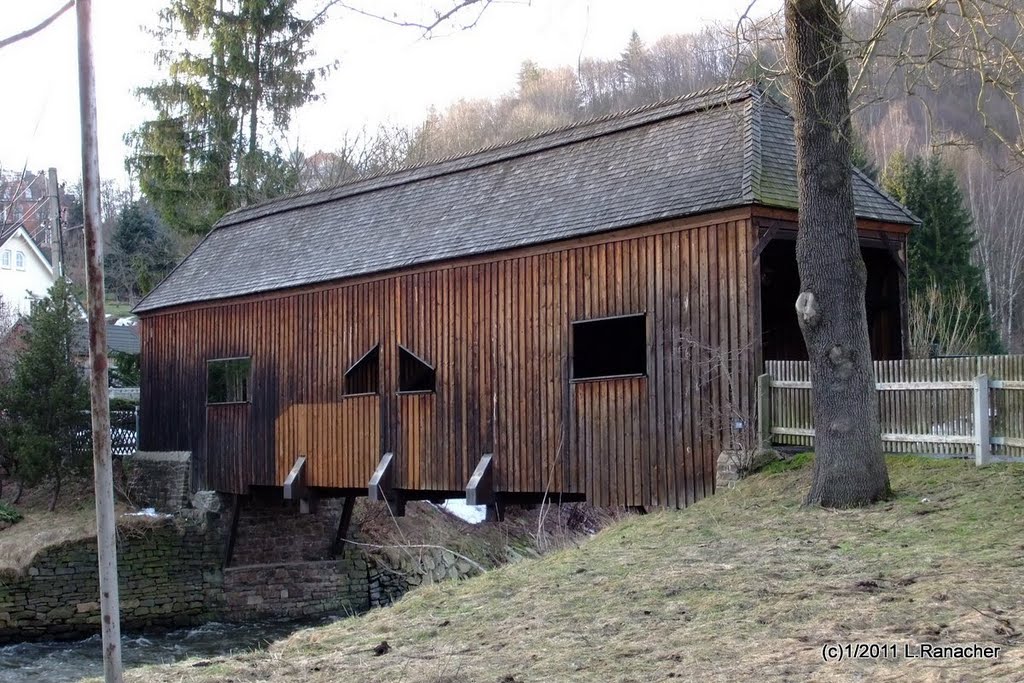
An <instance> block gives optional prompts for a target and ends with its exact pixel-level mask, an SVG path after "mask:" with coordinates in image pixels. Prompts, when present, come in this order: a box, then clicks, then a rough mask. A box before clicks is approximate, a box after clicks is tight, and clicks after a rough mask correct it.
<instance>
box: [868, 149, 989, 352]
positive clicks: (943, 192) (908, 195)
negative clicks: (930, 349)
mask: <svg viewBox="0 0 1024 683" xmlns="http://www.w3.org/2000/svg"><path fill="white" fill-rule="evenodd" d="M882 186H883V187H884V188H885V190H886V191H887V192H888V193H889V194H891V195H893V196H894V197H895V198H896V199H898V200H899V201H901V202H902V203H903V204H904V205H905V206H906V207H907V208H908V209H910V210H911V211H912V212H913V213H914V214H915V215H916V216H917V217H918V218H920V219H921V222H922V223H921V225H920V226H919V227H917V228H915V229H914V230H913V231H911V233H910V238H909V240H908V245H907V261H908V269H909V277H908V289H909V293H910V296H911V299H913V298H914V297H921V296H928V292H929V289H931V288H937V289H938V290H939V291H940V292H941V294H942V296H943V298H944V299H945V300H947V301H952V300H955V299H957V298H958V296H957V293H958V292H959V291H961V290H962V291H963V292H965V293H966V301H967V302H968V310H967V311H949V314H951V315H952V314H955V313H959V314H961V315H966V316H967V319H968V320H969V321H970V327H971V328H973V329H975V330H976V333H977V342H976V348H975V352H977V353H997V352H999V351H1000V343H999V338H998V335H997V334H996V332H995V330H994V328H993V326H992V320H991V317H990V315H989V307H988V296H987V294H986V291H985V282H984V273H983V272H982V269H981V268H980V267H979V266H977V265H976V264H975V263H974V262H973V261H972V260H971V251H972V250H973V249H974V245H975V244H976V241H977V240H976V238H975V234H974V228H973V226H972V223H973V221H972V217H971V213H970V211H969V210H968V208H967V205H966V203H965V202H964V197H963V193H962V192H961V191H960V187H959V185H958V184H957V181H956V176H954V175H953V171H952V170H950V169H949V168H948V167H947V166H945V165H944V164H943V162H942V159H941V157H939V155H938V154H932V155H931V156H930V157H928V158H927V159H924V158H921V157H919V156H914V157H911V158H907V157H906V156H905V155H903V154H902V153H896V154H894V155H893V156H892V158H890V159H889V163H888V164H886V168H885V173H884V174H883V175H882ZM960 298H962V297H960ZM947 341H948V340H942V339H936V340H934V343H935V344H937V345H938V347H939V350H940V351H941V350H943V348H944V346H945V344H946V342H947Z"/></svg>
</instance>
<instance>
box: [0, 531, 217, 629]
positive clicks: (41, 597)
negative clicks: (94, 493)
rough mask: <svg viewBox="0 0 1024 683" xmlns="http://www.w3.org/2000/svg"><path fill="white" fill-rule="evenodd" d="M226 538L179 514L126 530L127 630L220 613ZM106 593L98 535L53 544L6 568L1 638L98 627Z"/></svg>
mask: <svg viewBox="0 0 1024 683" xmlns="http://www.w3.org/2000/svg"><path fill="white" fill-rule="evenodd" d="M219 540H220V539H219V537H218V536H217V535H216V534H210V533H207V531H206V530H205V529H203V528H202V527H201V526H200V525H196V524H190V523H185V524H182V523H180V522H175V521H174V520H172V519H165V520H159V521H156V522H154V523H153V524H152V525H151V526H147V527H145V528H138V527H133V528H131V529H130V530H126V531H124V532H122V534H121V538H120V540H119V543H118V554H119V557H118V566H119V585H120V597H121V623H122V626H123V628H125V629H126V630H144V629H147V628H152V627H159V626H163V627H171V626H189V625H192V624H199V623H203V622H205V621H208V620H209V619H211V618H212V617H214V616H216V615H217V614H219V613H220V612H221V610H222V605H223V597H222V591H221V581H222V577H221V574H220V572H219V569H218V567H217V563H218V561H219V558H220V557H221V546H220V543H219ZM98 595H99V578H98V569H97V560H96V539H95V538H92V539H85V540H82V541H77V542H72V543H67V544H63V545H60V546H55V547H53V548H49V549H47V550H45V551H43V552H42V553H40V554H39V555H38V556H37V557H36V558H35V560H34V561H33V563H32V565H31V566H30V567H29V568H28V570H27V571H26V573H25V574H24V575H17V574H12V573H6V574H0V642H13V641H18V640H30V639H35V638H72V637H81V636H86V635H90V634H92V633H95V632H96V631H97V630H98V629H99V621H100V607H99V603H98V602H97V597H98Z"/></svg>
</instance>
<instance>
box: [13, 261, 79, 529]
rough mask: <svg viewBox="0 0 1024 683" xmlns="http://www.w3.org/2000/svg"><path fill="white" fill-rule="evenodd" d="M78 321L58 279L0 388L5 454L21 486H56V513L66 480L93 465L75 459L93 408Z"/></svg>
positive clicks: (37, 309) (40, 304) (28, 328)
mask: <svg viewBox="0 0 1024 683" xmlns="http://www.w3.org/2000/svg"><path fill="white" fill-rule="evenodd" d="M76 318H77V307H76V305H75V302H74V299H73V297H72V296H71V292H70V288H69V287H68V285H67V284H66V283H65V282H64V281H63V280H57V282H55V283H54V285H53V287H52V288H51V289H50V291H49V294H48V296H47V297H46V298H44V299H42V300H40V301H38V302H37V303H36V305H35V307H34V308H33V310H32V314H31V316H29V320H28V325H27V326H26V332H25V339H24V347H23V348H22V350H21V351H20V352H19V353H18V355H17V358H16V361H15V364H14V368H13V377H12V378H11V380H10V382H9V383H8V384H7V385H5V386H4V387H3V388H2V389H0V394H2V395H0V404H2V405H4V406H5V408H6V414H5V416H4V421H3V423H2V424H0V439H2V441H3V444H2V447H0V450H2V451H3V452H5V453H6V454H7V457H8V458H9V459H10V460H11V462H12V464H13V470H14V476H15V477H16V478H17V479H18V481H19V482H20V483H22V484H24V485H26V486H35V485H37V484H39V483H41V482H43V481H45V480H47V479H49V480H51V481H52V482H53V484H54V487H53V496H52V497H51V499H50V509H51V510H53V508H54V507H55V506H56V504H57V498H58V496H59V495H60V487H61V481H62V479H63V477H64V475H65V474H66V473H67V472H68V471H69V470H74V469H75V468H77V467H80V466H87V465H88V463H87V462H80V461H81V460H83V459H82V458H76V456H75V443H76V432H77V431H79V430H82V429H84V428H85V427H84V425H85V424H86V421H85V420H84V419H83V411H84V410H86V409H87V408H88V396H87V393H86V386H85V382H84V381H83V379H82V377H81V375H80V374H79V373H78V370H77V369H76V368H75V366H74V363H73V362H72V345H73V343H74V336H75V321H76Z"/></svg>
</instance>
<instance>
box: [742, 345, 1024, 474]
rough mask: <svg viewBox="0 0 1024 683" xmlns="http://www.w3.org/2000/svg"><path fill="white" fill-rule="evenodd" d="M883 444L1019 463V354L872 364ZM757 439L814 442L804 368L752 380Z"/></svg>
mask: <svg viewBox="0 0 1024 683" xmlns="http://www.w3.org/2000/svg"><path fill="white" fill-rule="evenodd" d="M874 366H875V381H876V383H877V384H876V386H877V388H878V392H879V394H878V402H879V418H880V422H881V428H882V442H883V445H884V447H885V449H886V451H887V452H890V453H918V454H924V455H942V456H954V457H965V458H966V457H971V456H972V455H973V457H974V458H975V460H976V461H977V463H978V464H985V463H987V462H989V460H991V459H993V458H994V459H1006V458H1012V459H1017V458H1024V356H973V357H966V358H934V359H922V360H904V361H875V364H874ZM758 398H759V400H758V409H759V414H760V415H761V416H762V417H761V418H760V420H759V431H760V437H761V440H762V441H763V442H770V443H772V444H774V445H789V446H806V447H808V448H810V447H812V446H813V445H814V414H813V410H812V405H811V382H810V365H809V363H808V362H807V361H768V362H766V363H765V374H764V375H762V376H761V377H760V378H759V380H758Z"/></svg>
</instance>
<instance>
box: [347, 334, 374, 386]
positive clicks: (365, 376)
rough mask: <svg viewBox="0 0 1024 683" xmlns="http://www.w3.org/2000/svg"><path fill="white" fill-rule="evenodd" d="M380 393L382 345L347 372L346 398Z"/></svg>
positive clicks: (365, 354)
mask: <svg viewBox="0 0 1024 683" xmlns="http://www.w3.org/2000/svg"><path fill="white" fill-rule="evenodd" d="M377 393H380V344H377V345H376V346H374V347H373V348H372V349H370V350H369V351H367V352H366V353H364V354H363V356H362V358H360V359H359V360H357V361H356V362H355V363H353V364H352V367H350V368H349V369H348V370H347V371H345V389H344V395H345V396H359V395H361V394H377Z"/></svg>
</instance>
